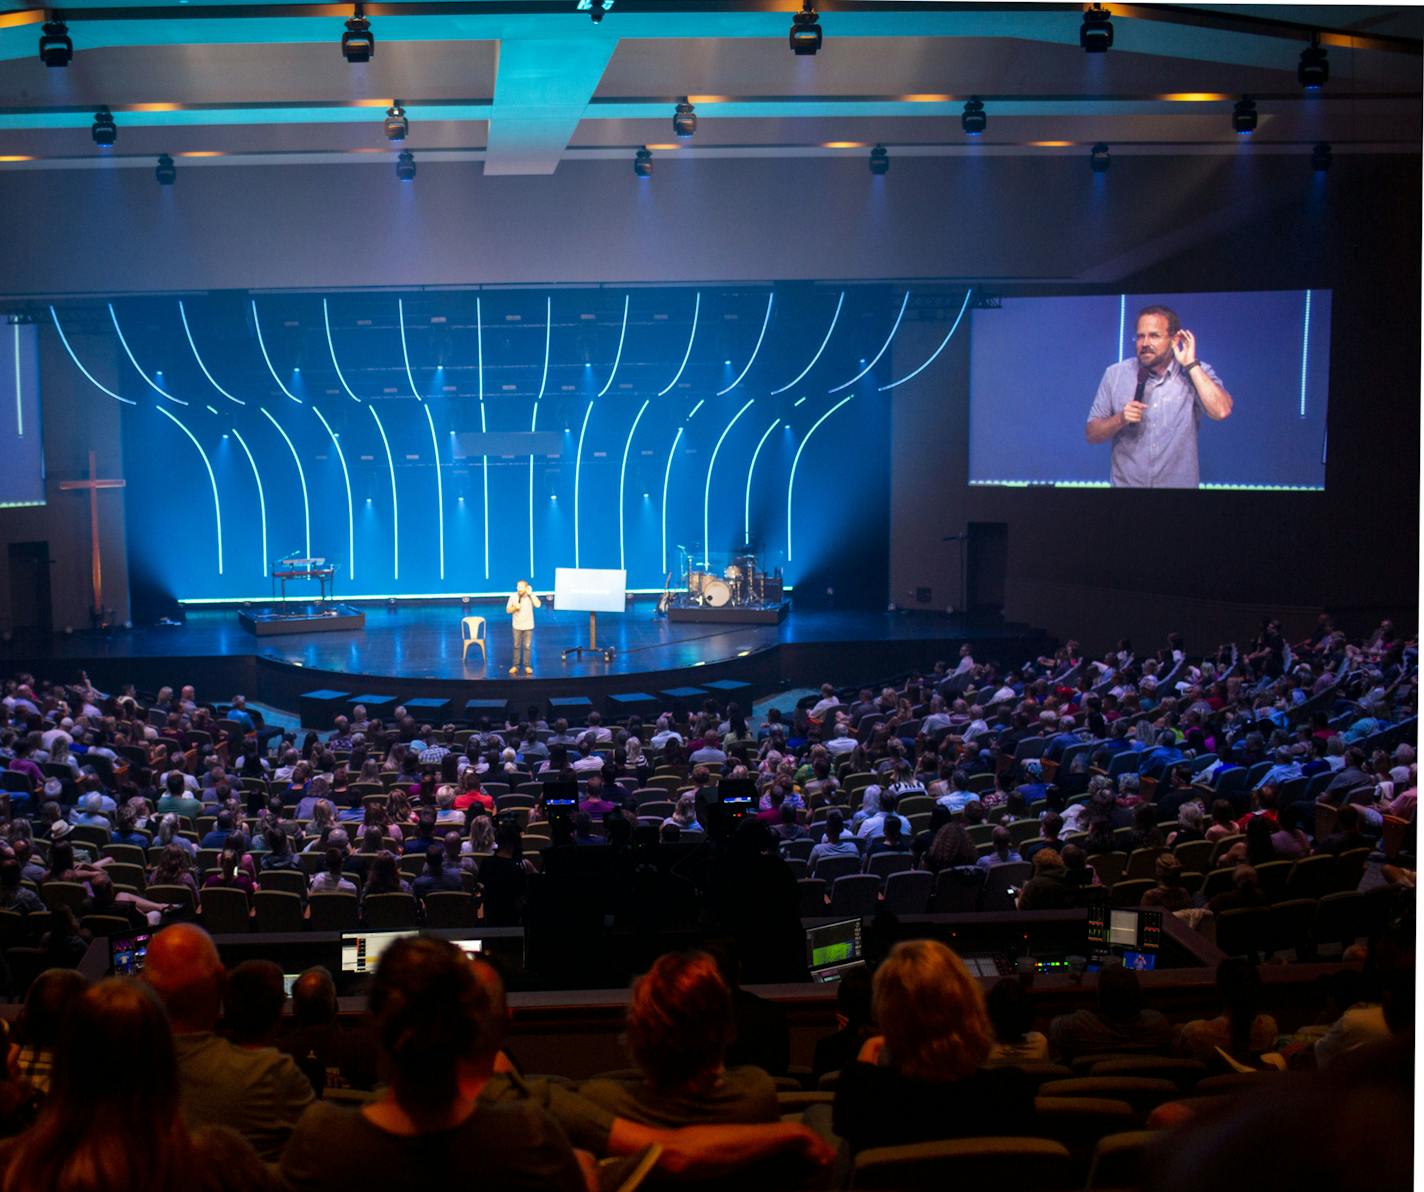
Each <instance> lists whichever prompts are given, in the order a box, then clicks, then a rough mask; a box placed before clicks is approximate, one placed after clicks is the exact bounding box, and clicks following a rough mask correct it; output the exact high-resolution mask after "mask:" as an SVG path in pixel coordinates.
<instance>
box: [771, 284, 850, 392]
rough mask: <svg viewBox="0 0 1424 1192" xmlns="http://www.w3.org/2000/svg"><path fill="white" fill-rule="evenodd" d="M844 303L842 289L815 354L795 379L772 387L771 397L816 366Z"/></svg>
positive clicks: (791, 385) (790, 385)
mask: <svg viewBox="0 0 1424 1192" xmlns="http://www.w3.org/2000/svg"><path fill="white" fill-rule="evenodd" d="M844 305H845V291H844V290H842V291H841V296H840V297H839V298H837V299H836V313H835V314H833V315H832V316H831V325H830V326H829V327H827V328H826V336H825V338H824V339H823V340H821V346H820V347H819V348H817V349H816V354H815V355H814V356H812V357H811V363H810V364H808V365H807V366H806V367H805V368H803V369H802V370H801V371H800V372H799V373H797V375H796V378H795V380H793V381H792V382H791V383H790V384H789V385H783V386H782V387H781V388H780V389H773V390H772V391H771V395H772V396H773V397H775V396H776V395H777V394H778V393H785V392H786V391H787V390H788V389H793V388H795V387H796V386H797V385H799V384H800V383H801V379H802V378H803V377H805V375H806V374H807V373H809V372H810V371H811V370H812V369H813V368H815V367H816V361H817V360H819V359H820V358H821V353H822V352H824V351H825V350H826V345H827V344H828V343H830V342H831V332H833V331H834V330H835V329H836V321H837V320H838V319H839V318H840V317H841V307H842V306H844Z"/></svg>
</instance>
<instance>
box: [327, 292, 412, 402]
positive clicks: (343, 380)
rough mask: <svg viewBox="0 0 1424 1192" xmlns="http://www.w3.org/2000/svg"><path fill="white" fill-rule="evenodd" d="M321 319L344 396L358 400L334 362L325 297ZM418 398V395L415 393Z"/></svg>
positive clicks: (329, 315)
mask: <svg viewBox="0 0 1424 1192" xmlns="http://www.w3.org/2000/svg"><path fill="white" fill-rule="evenodd" d="M321 320H322V322H323V323H325V324H326V350H327V351H328V352H330V353H331V367H332V368H334V369H335V370H336V379H337V380H338V381H340V382H341V387H342V388H343V389H345V390H346V396H347V397H349V398H350V399H351V400H352V401H355V402H359V401H360V400H361V399H360V398H359V397H357V396H356V395H355V394H354V393H352V392H351V386H350V385H348V384H347V383H346V378H345V377H344V376H342V375H341V365H339V364H337V363H336V345H335V344H334V343H333V342H332V340H331V314H330V312H329V311H328V310H327V309H326V299H325V298H323V299H322V300H321ZM417 400H419V395H417Z"/></svg>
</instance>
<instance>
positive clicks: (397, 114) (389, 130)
mask: <svg viewBox="0 0 1424 1192" xmlns="http://www.w3.org/2000/svg"><path fill="white" fill-rule="evenodd" d="M409 131H410V121H409V120H407V119H406V118H405V109H404V108H403V107H401V102H400V100H396V101H395V102H394V103H393V104H391V106H390V107H388V108H387V109H386V140H388V141H403V140H405V134H406V133H408V132H409Z"/></svg>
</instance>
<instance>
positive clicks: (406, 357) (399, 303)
mask: <svg viewBox="0 0 1424 1192" xmlns="http://www.w3.org/2000/svg"><path fill="white" fill-rule="evenodd" d="M396 312H397V316H398V319H399V322H400V337H401V359H402V360H403V361H405V379H406V380H407V381H408V382H410V393H411V396H412V397H414V398H415V400H416V401H424V400H425V399H424V398H422V397H421V396H420V390H419V389H417V388H416V387H415V377H413V376H412V375H411V372H410V352H409V351H407V349H406V346H405V299H403V298H397V299H396Z"/></svg>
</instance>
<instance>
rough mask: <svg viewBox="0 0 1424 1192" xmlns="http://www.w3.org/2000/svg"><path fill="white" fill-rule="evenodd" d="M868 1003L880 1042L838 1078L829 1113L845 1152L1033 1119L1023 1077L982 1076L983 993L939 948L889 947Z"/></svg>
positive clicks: (982, 1131) (986, 1047) (932, 944)
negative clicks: (877, 1029) (869, 1003)
mask: <svg viewBox="0 0 1424 1192" xmlns="http://www.w3.org/2000/svg"><path fill="white" fill-rule="evenodd" d="M871 998H872V1009H873V1012H874V1017H875V1021H876V1023H877V1024H878V1025H879V1028H880V1032H881V1033H880V1034H878V1035H875V1036H873V1037H871V1038H870V1039H867V1040H866V1041H865V1044H864V1045H863V1046H862V1047H861V1049H860V1056H859V1058H858V1060H857V1061H856V1062H855V1063H853V1064H851V1065H849V1066H848V1067H847V1068H846V1069H845V1070H844V1071H843V1072H842V1073H841V1078H840V1082H839V1083H838V1084H837V1085H836V1100H835V1105H834V1108H833V1114H832V1116H833V1119H834V1129H835V1132H836V1133H837V1134H839V1135H840V1136H841V1137H843V1138H845V1139H846V1140H847V1141H848V1142H849V1144H850V1147H851V1149H852V1150H854V1151H858V1150H861V1149H863V1148H865V1147H874V1146H899V1145H902V1144H907V1143H913V1142H930V1141H933V1140H936V1139H942V1138H954V1137H960V1138H967V1137H974V1136H982V1135H990V1134H1001V1133H1003V1132H1004V1128H1005V1123H1024V1122H1029V1121H1030V1120H1031V1119H1032V1117H1033V1095H1034V1086H1033V1083H1032V1081H1030V1079H1029V1078H1028V1076H1027V1075H1025V1074H1024V1073H1023V1072H1021V1071H1019V1070H1017V1069H1014V1068H985V1067H984V1062H985V1061H986V1060H987V1059H988V1058H989V1051H990V1048H991V1047H992V1046H993V1042H994V1033H993V1028H992V1026H991V1025H990V1023H989V1015H988V1012H987V1011H986V1009H985V1006H984V994H983V992H982V991H981V990H980V988H979V983H978V982H977V981H976V980H975V979H974V977H973V976H972V975H971V974H970V972H969V970H968V969H967V968H965V967H964V962H963V961H962V960H960V959H959V957H958V956H956V955H955V954H954V953H953V952H952V951H950V949H949V948H947V947H945V945H944V944H941V943H940V942H939V941H937V940H903V941H901V942H900V943H898V944H896V945H895V946H894V947H893V948H892V949H890V955H889V956H887V957H886V958H885V961H884V962H883V963H882V964H881V965H880V967H879V968H878V969H877V970H876V973H875V980H874V984H873V986H872V993H871Z"/></svg>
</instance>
